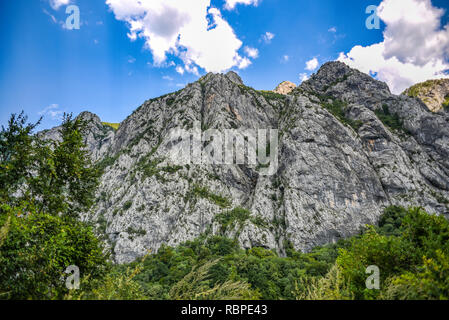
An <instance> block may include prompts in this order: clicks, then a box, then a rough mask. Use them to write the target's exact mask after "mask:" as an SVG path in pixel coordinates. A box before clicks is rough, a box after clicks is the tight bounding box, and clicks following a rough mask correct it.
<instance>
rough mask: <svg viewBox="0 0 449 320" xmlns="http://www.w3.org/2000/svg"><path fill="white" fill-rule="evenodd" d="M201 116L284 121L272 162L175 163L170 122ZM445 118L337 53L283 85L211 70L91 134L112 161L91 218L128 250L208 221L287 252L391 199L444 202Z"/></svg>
mask: <svg viewBox="0 0 449 320" xmlns="http://www.w3.org/2000/svg"><path fill="white" fill-rule="evenodd" d="M95 119H96V118H95ZM97 122H98V123H100V124H101V122H100V120H99V119H96V121H95V123H97ZM195 122H198V123H199V124H200V126H201V129H202V130H203V131H204V130H207V129H218V130H225V129H268V128H272V129H278V130H279V148H278V150H279V152H278V159H279V160H278V161H279V162H278V163H279V166H278V170H277V172H276V174H274V175H272V176H269V175H262V174H261V171H260V170H261V169H260V166H254V165H241V164H239V165H238V164H234V165H218V164H206V163H203V164H201V165H195V164H190V165H189V164H186V165H182V166H181V165H177V164H173V163H172V162H171V161H170V159H169V157H168V155H170V154H171V152H172V150H173V149H174V148H175V147H176V145H177V143H178V141H176V140H174V139H173V137H172V136H171V135H170V132H171V129H173V128H176V127H180V128H184V129H185V130H192V129H194V128H195ZM448 123H449V117H448V116H447V115H445V114H440V113H438V114H435V113H431V112H429V110H427V109H426V108H425V106H423V104H422V103H420V102H419V101H418V100H416V99H413V98H409V97H406V96H403V95H402V96H395V95H392V94H391V93H390V91H389V90H388V87H387V85H386V84H384V83H382V82H379V81H376V80H374V79H372V78H371V77H370V76H368V75H366V74H363V73H361V72H359V71H357V70H353V69H350V68H349V67H347V66H346V65H344V64H342V63H339V62H332V63H327V64H325V65H323V67H322V68H321V69H320V70H319V71H318V73H317V74H315V75H314V76H312V77H311V78H310V80H308V81H306V82H304V83H303V84H301V85H300V86H299V87H297V88H295V89H294V90H293V91H291V92H290V93H289V94H288V95H280V94H275V93H270V92H263V91H256V90H254V89H252V88H249V87H246V86H245V85H244V84H243V83H242V80H241V79H240V77H239V76H238V75H237V74H235V73H233V72H230V73H228V74H226V75H223V74H207V75H206V76H204V77H202V78H201V79H199V80H198V81H197V82H195V83H191V84H189V85H188V86H187V87H186V88H184V89H182V90H180V91H178V92H176V93H172V94H169V95H166V96H163V97H160V98H157V99H152V100H148V101H146V102H145V103H144V104H143V105H142V106H141V107H140V108H138V109H137V110H136V111H135V112H134V113H133V114H132V115H130V116H129V117H128V118H127V119H126V120H125V121H124V122H122V123H121V124H120V127H119V128H118V130H117V131H113V130H111V131H110V133H108V135H107V136H106V137H105V136H104V135H100V136H99V137H98V139H99V141H98V142H97V143H90V145H91V146H95V145H97V146H98V148H97V149H95V148H93V150H92V152H93V154H94V155H95V156H94V159H95V160H97V159H98V162H99V165H100V166H102V167H103V168H104V169H105V173H104V175H103V176H102V179H101V185H100V188H99V192H98V203H97V204H96V206H95V207H94V208H93V210H92V212H90V213H86V214H85V215H84V219H86V220H90V221H94V222H96V223H97V224H98V226H99V227H100V229H102V231H103V232H105V234H106V235H107V237H108V239H109V242H110V244H111V247H112V249H113V252H114V258H115V261H116V262H118V263H124V262H129V261H132V260H134V259H135V258H136V257H138V256H142V255H144V254H145V253H146V252H147V251H148V250H152V251H153V252H154V251H156V250H157V249H158V248H159V247H160V246H161V245H163V244H168V245H176V244H179V243H181V242H183V241H186V240H191V239H194V238H197V237H198V236H199V235H201V234H209V235H211V234H223V235H226V236H229V237H236V238H238V240H239V242H240V244H241V245H242V246H243V247H246V248H249V247H254V246H262V247H266V248H272V249H276V250H277V251H278V252H279V253H280V254H283V253H284V251H285V248H286V247H287V246H290V245H292V246H294V247H295V248H296V249H301V250H305V251H307V250H310V249H311V248H313V247H314V246H316V245H321V244H325V243H329V242H333V241H336V240H338V239H339V238H342V237H347V236H350V235H354V234H356V233H357V232H358V231H359V230H360V228H361V227H362V226H363V225H364V224H373V223H376V222H377V219H378V218H379V216H380V215H381V213H382V210H383V208H384V207H386V206H388V205H392V204H398V205H404V206H410V205H419V206H423V207H425V209H426V210H427V211H428V212H431V213H439V214H444V215H449V207H448V204H449V200H447V199H449V160H448V159H449V126H448ZM92 128H94V129H95V128H97V126H96V125H95V126H93V127H92ZM94 129H92V130H94ZM95 130H97V129H95ZM93 136H94V134H91V135H90V137H93Z"/></svg>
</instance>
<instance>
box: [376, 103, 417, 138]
mask: <svg viewBox="0 0 449 320" xmlns="http://www.w3.org/2000/svg"><path fill="white" fill-rule="evenodd" d="M374 113H375V114H376V116H377V117H378V118H379V120H380V121H382V123H383V124H384V125H385V126H387V127H388V128H390V129H392V130H394V131H398V132H402V133H405V134H410V132H409V131H408V130H407V129H406V128H404V125H403V122H402V120H401V118H399V115H398V114H397V113H394V114H392V113H391V112H390V109H389V107H388V106H387V105H386V104H384V105H383V106H382V110H380V109H379V110H375V111H374Z"/></svg>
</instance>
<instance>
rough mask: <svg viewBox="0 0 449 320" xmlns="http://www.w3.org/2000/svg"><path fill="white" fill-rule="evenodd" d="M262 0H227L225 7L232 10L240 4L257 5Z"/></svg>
mask: <svg viewBox="0 0 449 320" xmlns="http://www.w3.org/2000/svg"><path fill="white" fill-rule="evenodd" d="M260 1H262V0H225V2H226V4H225V9H227V10H232V9H234V8H235V7H236V6H237V5H238V4H244V5H253V6H256V7H257V5H258V4H259V2H260Z"/></svg>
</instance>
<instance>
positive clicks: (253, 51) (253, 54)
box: [244, 47, 259, 59]
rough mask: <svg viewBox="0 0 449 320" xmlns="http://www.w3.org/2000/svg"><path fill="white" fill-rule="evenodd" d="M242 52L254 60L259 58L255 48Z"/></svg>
mask: <svg viewBox="0 0 449 320" xmlns="http://www.w3.org/2000/svg"><path fill="white" fill-rule="evenodd" d="M244 51H245V53H246V55H247V56H248V57H250V58H253V59H256V58H257V57H259V50H257V49H256V48H251V47H245V48H244Z"/></svg>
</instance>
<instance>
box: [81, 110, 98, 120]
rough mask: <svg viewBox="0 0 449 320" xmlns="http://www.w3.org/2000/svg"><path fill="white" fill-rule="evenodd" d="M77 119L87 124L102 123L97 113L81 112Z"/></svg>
mask: <svg viewBox="0 0 449 320" xmlns="http://www.w3.org/2000/svg"><path fill="white" fill-rule="evenodd" d="M76 119H81V120H84V121H87V122H91V121H93V122H101V120H100V117H99V116H97V115H96V114H95V113H92V112H89V111H83V112H81V113H80V114H79V115H78V116H77V117H76Z"/></svg>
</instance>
